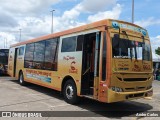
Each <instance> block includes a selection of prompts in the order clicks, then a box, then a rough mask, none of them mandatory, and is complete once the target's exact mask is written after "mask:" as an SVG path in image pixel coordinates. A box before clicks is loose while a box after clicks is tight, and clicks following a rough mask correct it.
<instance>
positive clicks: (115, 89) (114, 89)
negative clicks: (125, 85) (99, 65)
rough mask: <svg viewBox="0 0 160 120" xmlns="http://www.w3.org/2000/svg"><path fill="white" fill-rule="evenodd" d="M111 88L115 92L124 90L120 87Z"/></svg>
mask: <svg viewBox="0 0 160 120" xmlns="http://www.w3.org/2000/svg"><path fill="white" fill-rule="evenodd" d="M111 89H112V90H113V91H115V92H123V89H122V88H119V87H114V86H113V87H111Z"/></svg>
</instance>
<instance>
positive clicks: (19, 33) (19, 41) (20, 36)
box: [19, 29, 22, 42]
mask: <svg viewBox="0 0 160 120" xmlns="http://www.w3.org/2000/svg"><path fill="white" fill-rule="evenodd" d="M21 30H22V29H19V42H20V41H21Z"/></svg>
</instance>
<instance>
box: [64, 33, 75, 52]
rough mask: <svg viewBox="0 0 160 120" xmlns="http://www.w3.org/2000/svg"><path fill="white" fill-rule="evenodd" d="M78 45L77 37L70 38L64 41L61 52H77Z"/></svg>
mask: <svg viewBox="0 0 160 120" xmlns="http://www.w3.org/2000/svg"><path fill="white" fill-rule="evenodd" d="M76 44H77V37H76V36H73V37H68V38H63V39H62V49H61V52H75V51H76Z"/></svg>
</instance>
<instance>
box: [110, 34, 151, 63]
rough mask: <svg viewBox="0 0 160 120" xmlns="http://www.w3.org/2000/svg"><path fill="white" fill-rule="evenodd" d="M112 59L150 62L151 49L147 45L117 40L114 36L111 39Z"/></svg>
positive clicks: (116, 35) (127, 40)
mask: <svg viewBox="0 0 160 120" xmlns="http://www.w3.org/2000/svg"><path fill="white" fill-rule="evenodd" d="M112 56H113V58H122V59H138V60H146V61H150V60H151V48H150V45H149V44H148V43H143V42H138V41H132V40H129V39H122V38H119V35H118V34H115V35H114V37H113V38H112Z"/></svg>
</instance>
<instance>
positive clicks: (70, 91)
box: [63, 80, 79, 104]
mask: <svg viewBox="0 0 160 120" xmlns="http://www.w3.org/2000/svg"><path fill="white" fill-rule="evenodd" d="M63 96H64V99H65V101H66V102H67V103H69V104H76V103H78V102H79V97H78V96H77V88H76V85H75V83H74V82H73V80H68V81H66V83H65V85H64V87H63Z"/></svg>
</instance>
